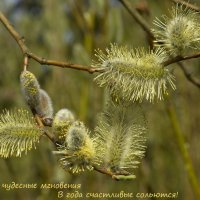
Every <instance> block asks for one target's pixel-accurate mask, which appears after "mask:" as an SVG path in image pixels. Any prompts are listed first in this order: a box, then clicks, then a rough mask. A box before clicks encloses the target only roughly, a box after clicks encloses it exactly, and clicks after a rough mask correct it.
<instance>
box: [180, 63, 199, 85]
mask: <svg viewBox="0 0 200 200" xmlns="http://www.w3.org/2000/svg"><path fill="white" fill-rule="evenodd" d="M178 65H179V66H180V68H181V69H182V71H183V73H184V75H185V77H186V78H187V79H188V81H190V82H191V83H192V84H193V85H195V86H197V87H198V88H200V80H198V79H196V78H195V77H193V76H192V74H191V73H189V72H188V71H187V69H186V68H185V66H184V64H183V63H178Z"/></svg>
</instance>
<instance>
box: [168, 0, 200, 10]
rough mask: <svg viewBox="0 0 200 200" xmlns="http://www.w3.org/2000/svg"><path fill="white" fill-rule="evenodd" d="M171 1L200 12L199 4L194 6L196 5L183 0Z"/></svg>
mask: <svg viewBox="0 0 200 200" xmlns="http://www.w3.org/2000/svg"><path fill="white" fill-rule="evenodd" d="M171 1H173V2H174V3H180V4H182V5H184V6H186V7H188V8H191V9H192V10H195V11H197V12H200V7H199V6H196V5H194V4H191V3H189V2H185V1H183V0H171Z"/></svg>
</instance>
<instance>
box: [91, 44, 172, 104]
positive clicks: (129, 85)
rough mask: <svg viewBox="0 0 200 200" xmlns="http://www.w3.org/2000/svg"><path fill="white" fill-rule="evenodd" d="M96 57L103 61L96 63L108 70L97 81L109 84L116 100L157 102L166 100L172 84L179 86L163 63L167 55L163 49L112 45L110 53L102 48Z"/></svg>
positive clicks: (101, 83)
mask: <svg viewBox="0 0 200 200" xmlns="http://www.w3.org/2000/svg"><path fill="white" fill-rule="evenodd" d="M96 56H97V57H98V60H99V62H97V63H96V64H94V65H95V66H101V67H105V71H104V72H102V73H100V74H98V75H97V76H96V77H95V79H94V80H95V81H96V82H97V84H98V85H99V86H101V87H103V86H105V87H106V88H107V89H108V91H109V92H110V95H111V96H112V97H114V99H115V100H116V102H117V101H119V102H120V101H122V102H134V101H139V102H142V101H143V100H144V99H146V100H148V101H150V102H153V101H154V100H155V99H159V100H162V99H163V96H164V94H167V87H168V86H171V87H172V88H173V89H175V85H174V83H173V80H174V77H173V75H172V74H171V73H170V72H169V71H168V69H166V68H164V67H163V66H162V62H163V61H164V59H165V55H164V51H163V50H162V49H160V48H159V49H157V50H155V51H151V50H149V51H145V50H144V49H135V50H134V49H129V48H128V47H126V46H118V45H111V47H110V48H109V49H106V53H103V52H102V51H101V50H98V51H97V54H96Z"/></svg>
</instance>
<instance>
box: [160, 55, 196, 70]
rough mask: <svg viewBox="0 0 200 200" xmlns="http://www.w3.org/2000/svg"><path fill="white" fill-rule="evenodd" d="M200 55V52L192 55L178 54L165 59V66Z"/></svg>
mask: <svg viewBox="0 0 200 200" xmlns="http://www.w3.org/2000/svg"><path fill="white" fill-rule="evenodd" d="M199 57H200V52H199V53H196V54H194V55H190V56H176V57H174V58H171V59H169V60H167V61H165V62H164V63H163V66H164V67H166V66H168V65H171V64H173V63H177V62H180V61H183V60H189V59H193V58H199Z"/></svg>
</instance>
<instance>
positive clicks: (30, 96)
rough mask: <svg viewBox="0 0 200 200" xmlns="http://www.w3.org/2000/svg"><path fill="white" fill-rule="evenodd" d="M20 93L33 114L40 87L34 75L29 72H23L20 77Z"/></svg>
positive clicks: (37, 102) (37, 101) (38, 99)
mask: <svg viewBox="0 0 200 200" xmlns="http://www.w3.org/2000/svg"><path fill="white" fill-rule="evenodd" d="M20 83H21V91H22V94H23V96H24V98H25V100H26V102H27V104H28V105H29V107H30V109H31V110H32V111H34V112H36V111H35V108H36V107H37V106H38V105H39V102H40V91H39V90H40V85H39V83H38V81H37V78H36V77H35V75H34V74H33V73H31V72H29V71H23V72H22V73H21V75H20Z"/></svg>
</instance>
